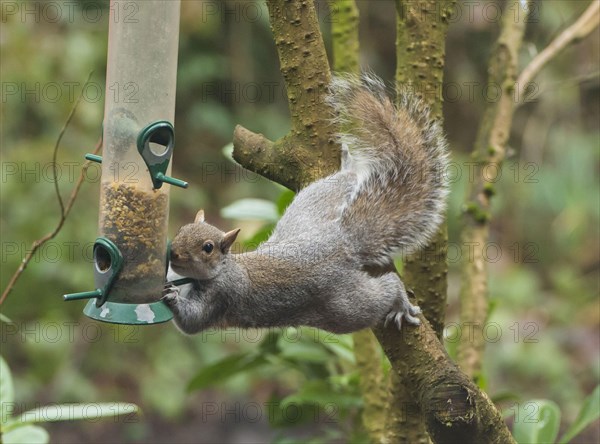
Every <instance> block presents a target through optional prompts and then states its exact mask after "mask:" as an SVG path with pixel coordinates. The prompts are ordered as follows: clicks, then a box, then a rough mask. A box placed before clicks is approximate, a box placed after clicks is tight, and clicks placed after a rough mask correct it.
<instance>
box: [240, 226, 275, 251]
mask: <svg viewBox="0 0 600 444" xmlns="http://www.w3.org/2000/svg"><path fill="white" fill-rule="evenodd" d="M273 228H275V224H274V223H269V224H266V225H265V226H264V227H262V228H261V229H259V230H258V231H257V232H256V233H254V235H253V236H252V237H251V238H250V239H247V240H245V241H244V246H245V247H248V248H250V249H252V250H255V249H256V248H257V247H258V246H259V245H260V244H262V243H263V242H264V241H266V240H267V239H268V238H269V236H271V233H272V232H273Z"/></svg>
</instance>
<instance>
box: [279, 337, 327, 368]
mask: <svg viewBox="0 0 600 444" xmlns="http://www.w3.org/2000/svg"><path fill="white" fill-rule="evenodd" d="M279 348H280V349H281V353H280V354H279V355H280V356H281V357H282V358H284V359H288V360H292V361H301V362H315V363H325V362H328V361H330V360H331V353H329V352H328V351H327V350H326V349H325V348H324V347H323V346H322V345H321V344H320V343H318V342H310V341H299V342H288V341H284V339H283V337H282V339H281V340H280V344H279Z"/></svg>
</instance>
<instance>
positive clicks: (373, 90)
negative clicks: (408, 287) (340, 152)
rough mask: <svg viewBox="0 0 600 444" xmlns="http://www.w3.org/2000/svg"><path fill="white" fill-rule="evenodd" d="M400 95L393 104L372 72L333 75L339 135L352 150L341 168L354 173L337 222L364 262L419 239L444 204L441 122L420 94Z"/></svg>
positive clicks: (384, 259)
mask: <svg viewBox="0 0 600 444" xmlns="http://www.w3.org/2000/svg"><path fill="white" fill-rule="evenodd" d="M399 102H400V106H399V107H396V106H394V104H393V103H392V102H391V100H390V98H389V97H388V95H387V94H386V89H385V85H384V84H383V82H382V81H381V80H380V79H378V78H376V77H374V76H371V75H363V76H362V77H360V78H358V77H350V76H341V77H340V76H338V77H336V78H335V79H334V80H333V82H332V89H331V95H330V103H331V105H332V106H333V107H334V109H335V111H336V116H337V117H336V120H337V121H338V123H339V124H340V125H341V128H342V134H340V142H341V144H342V147H343V148H344V149H347V147H349V149H350V153H349V156H348V158H347V159H346V160H345V161H344V162H343V166H342V168H344V169H350V170H352V171H354V172H356V174H357V178H358V187H357V188H356V190H355V191H354V193H353V194H352V195H351V196H350V198H349V200H348V201H347V202H346V204H345V206H344V208H343V210H342V216H341V223H342V228H343V229H344V230H345V231H346V233H347V234H348V235H349V237H350V239H353V240H354V241H355V242H356V244H355V245H356V248H357V249H358V253H359V255H360V256H362V258H363V260H364V261H365V263H374V264H377V263H379V264H386V263H389V262H390V255H392V254H395V253H402V254H407V253H411V252H413V251H415V250H416V249H418V248H419V247H422V246H425V244H426V243H427V241H428V240H429V239H430V237H431V236H432V235H433V234H434V233H435V231H436V230H437V228H438V226H439V225H440V223H441V222H442V220H443V216H444V211H445V207H446V196H447V194H448V184H447V180H446V177H445V174H446V166H447V148H446V141H445V139H444V136H443V133H442V129H441V127H440V125H439V124H438V123H437V122H434V121H432V120H431V118H430V115H429V110H428V109H427V108H425V107H424V106H423V105H422V103H421V102H420V101H419V100H417V99H415V98H414V97H411V96H410V95H400V101H399ZM357 222H358V223H357Z"/></svg>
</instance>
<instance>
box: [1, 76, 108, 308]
mask: <svg viewBox="0 0 600 444" xmlns="http://www.w3.org/2000/svg"><path fill="white" fill-rule="evenodd" d="M91 76H92V73H90V75H89V76H88V79H87V80H86V83H85V84H84V87H83V88H82V92H81V93H80V94H79V98H78V99H77V101H76V102H75V104H74V105H73V108H72V109H71V112H70V113H69V116H68V117H67V120H66V121H65V124H64V125H63V127H62V129H61V130H60V133H59V135H58V138H57V140H56V144H55V145H54V152H53V155H52V159H53V176H54V177H53V179H54V189H55V191H56V196H57V198H58V202H59V205H60V210H61V215H60V219H59V221H58V224H57V225H56V228H54V230H52V231H51V232H49V233H48V234H46V235H45V236H43V237H41V238H40V239H37V240H35V241H34V242H33V243H32V244H31V248H30V249H29V251H28V252H27V255H26V256H25V258H24V259H23V260H22V261H21V264H20V265H19V267H18V268H17V269H16V271H15V272H14V274H13V275H12V277H11V278H10V281H9V282H8V284H7V286H6V288H5V289H4V291H3V292H2V296H1V297H0V305H2V304H3V303H4V300H5V299H6V297H7V296H8V294H9V293H10V292H11V291H12V289H13V288H14V286H15V284H16V283H17V280H18V279H19V277H21V275H22V274H23V272H24V271H25V269H26V268H27V265H28V264H29V262H30V261H31V259H32V258H33V256H34V255H35V253H36V251H37V250H38V249H39V248H40V247H41V246H42V245H44V244H45V243H46V242H48V241H49V240H51V239H53V238H54V237H56V235H57V234H58V233H59V232H60V230H61V229H62V227H63V225H64V224H65V221H66V219H67V216H68V215H69V213H70V212H71V208H73V204H74V203H75V199H77V196H78V194H79V190H80V189H81V186H82V185H83V182H84V180H85V177H86V173H87V169H88V167H89V166H90V162H89V161H87V162H85V163H84V164H83V167H82V168H81V173H80V174H79V178H78V179H77V183H76V184H75V187H74V188H73V190H72V191H71V195H70V196H69V200H68V201H67V204H66V205H65V204H64V202H63V200H62V196H61V195H60V190H59V188H58V178H57V174H56V158H57V153H58V147H59V145H60V141H61V140H62V137H63V135H64V133H65V131H66V129H67V127H68V126H69V124H70V123H71V120H72V118H73V116H74V114H75V111H76V110H77V107H78V106H79V103H80V102H81V99H82V97H83V91H85V87H86V86H87V84H88V83H89V81H90V79H91ZM101 147H102V137H100V139H99V140H98V142H97V143H96V146H95V148H94V151H93V152H94V154H97V153H98V152H99V151H100V148H101Z"/></svg>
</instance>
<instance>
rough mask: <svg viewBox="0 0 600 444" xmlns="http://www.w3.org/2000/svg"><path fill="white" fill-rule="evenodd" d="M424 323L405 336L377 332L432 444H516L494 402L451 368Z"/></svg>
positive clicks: (407, 330)
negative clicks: (416, 406)
mask: <svg viewBox="0 0 600 444" xmlns="http://www.w3.org/2000/svg"><path fill="white" fill-rule="evenodd" d="M421 320H422V321H423V325H421V326H420V327H414V328H403V329H402V332H401V334H398V331H397V330H396V329H395V328H393V327H388V328H383V327H381V326H379V327H377V328H376V329H374V331H375V335H376V336H377V338H378V339H379V341H380V342H381V344H382V345H383V349H384V351H385V354H386V355H387V357H388V358H389V359H390V362H391V363H392V367H393V370H394V372H396V373H397V374H398V375H399V376H400V378H402V379H403V382H404V387H405V388H406V390H407V393H408V394H409V396H410V399H411V400H414V401H415V402H416V403H417V405H418V406H419V407H420V410H421V411H422V415H423V419H424V420H425V424H426V426H427V431H428V432H429V435H430V437H431V438H432V440H433V442H435V443H436V444H439V443H458V442H460V443H463V444H470V443H473V444H487V443H490V444H491V443H494V444H496V443H497V444H510V443H514V442H515V441H514V439H513V438H512V436H511V434H510V432H509V431H508V428H507V427H506V424H505V423H504V420H503V419H502V416H501V414H500V412H499V411H498V410H497V409H496V407H495V406H494V404H493V403H492V401H491V400H490V399H489V398H488V396H487V395H486V394H485V393H484V392H483V391H481V390H479V388H478V387H477V386H476V385H475V384H473V382H472V381H471V380H470V379H469V378H468V377H467V376H466V375H465V374H464V373H462V372H461V371H460V370H459V368H458V367H457V366H456V364H454V362H452V360H451V359H450V357H449V356H448V354H447V353H446V350H445V349H444V346H443V345H442V343H441V342H440V341H439V339H438V337H437V334H436V332H435V331H434V330H433V329H432V327H431V325H429V323H428V322H427V320H426V319H425V318H424V317H422V316H421ZM395 442H400V441H395ZM405 442H406V441H405ZM410 442H415V441H410ZM416 442H418V441H416Z"/></svg>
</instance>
